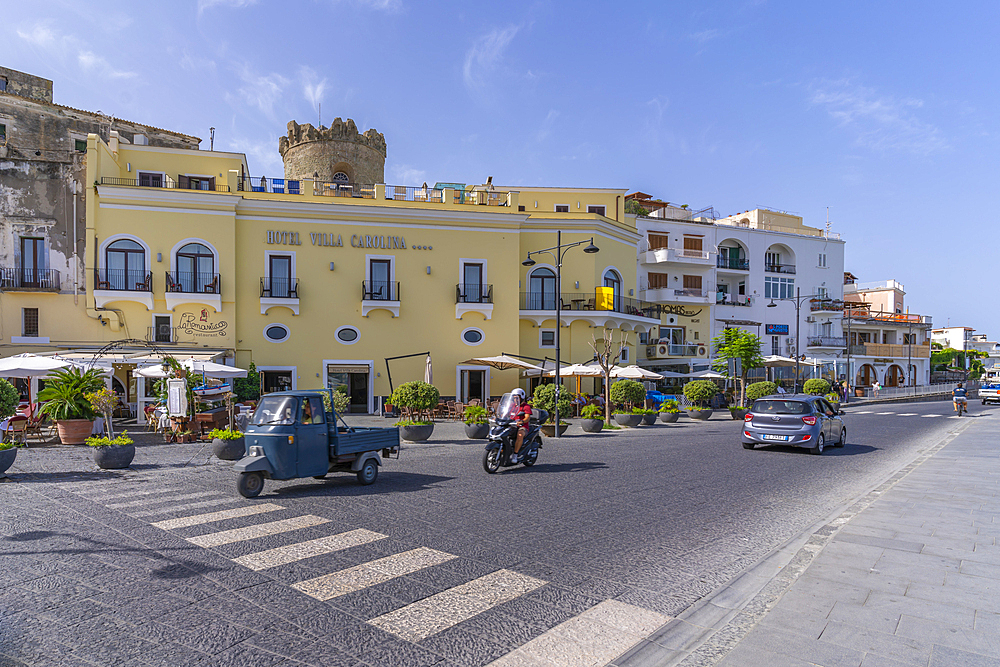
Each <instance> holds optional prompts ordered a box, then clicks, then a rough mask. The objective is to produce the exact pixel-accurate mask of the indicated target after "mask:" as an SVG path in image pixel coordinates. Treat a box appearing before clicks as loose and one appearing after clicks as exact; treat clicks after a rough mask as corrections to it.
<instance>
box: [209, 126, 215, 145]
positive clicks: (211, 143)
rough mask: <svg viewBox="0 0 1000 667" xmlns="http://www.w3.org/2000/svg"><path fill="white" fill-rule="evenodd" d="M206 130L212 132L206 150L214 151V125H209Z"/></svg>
mask: <svg viewBox="0 0 1000 667" xmlns="http://www.w3.org/2000/svg"><path fill="white" fill-rule="evenodd" d="M208 131H209V132H211V133H212V138H211V139H209V144H208V150H210V151H214V150H215V128H214V127H210V128H208Z"/></svg>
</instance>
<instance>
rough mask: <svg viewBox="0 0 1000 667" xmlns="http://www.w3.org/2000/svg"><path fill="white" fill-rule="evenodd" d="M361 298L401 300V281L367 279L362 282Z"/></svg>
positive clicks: (368, 299) (369, 299)
mask: <svg viewBox="0 0 1000 667" xmlns="http://www.w3.org/2000/svg"><path fill="white" fill-rule="evenodd" d="M361 298H362V299H363V300H365V301H399V283H398V282H394V281H388V280H366V281H364V282H362V283H361Z"/></svg>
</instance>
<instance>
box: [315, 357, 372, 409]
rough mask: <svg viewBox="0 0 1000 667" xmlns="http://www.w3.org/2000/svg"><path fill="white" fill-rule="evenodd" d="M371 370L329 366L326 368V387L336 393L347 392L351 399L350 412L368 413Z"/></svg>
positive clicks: (367, 367) (357, 367)
mask: <svg viewBox="0 0 1000 667" xmlns="http://www.w3.org/2000/svg"><path fill="white" fill-rule="evenodd" d="M370 370H371V369H370V368H369V366H368V365H367V364H365V365H338V366H334V365H332V364H331V365H328V366H327V367H326V386H328V387H330V388H331V389H333V390H334V391H338V389H337V388H338V387H343V389H340V390H339V391H343V392H346V393H347V395H348V396H350V397H351V404H350V407H349V408H348V410H347V411H348V412H354V413H358V412H360V413H367V412H368V373H369V371H370Z"/></svg>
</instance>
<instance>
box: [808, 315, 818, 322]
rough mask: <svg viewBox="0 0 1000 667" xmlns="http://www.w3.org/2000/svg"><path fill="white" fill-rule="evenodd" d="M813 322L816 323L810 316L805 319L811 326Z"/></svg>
mask: <svg viewBox="0 0 1000 667" xmlns="http://www.w3.org/2000/svg"><path fill="white" fill-rule="evenodd" d="M815 321H816V318H815V317H813V316H812V315H810V316H809V317H807V318H806V322H808V323H809V324H812V323H813V322H815Z"/></svg>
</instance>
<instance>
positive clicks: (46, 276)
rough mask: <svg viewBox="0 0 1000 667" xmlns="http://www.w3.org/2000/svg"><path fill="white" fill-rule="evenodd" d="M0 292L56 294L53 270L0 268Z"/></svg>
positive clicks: (56, 287)
mask: <svg viewBox="0 0 1000 667" xmlns="http://www.w3.org/2000/svg"><path fill="white" fill-rule="evenodd" d="M0 290H3V291H5V292H58V291H59V272H58V271H56V270H55V269H26V268H23V267H21V268H0Z"/></svg>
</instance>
